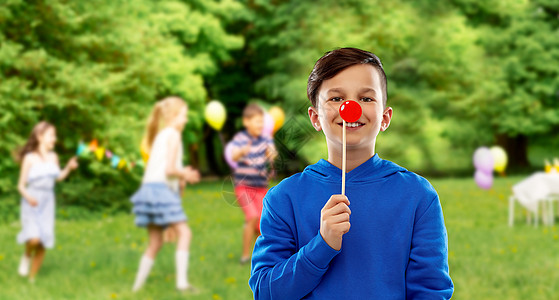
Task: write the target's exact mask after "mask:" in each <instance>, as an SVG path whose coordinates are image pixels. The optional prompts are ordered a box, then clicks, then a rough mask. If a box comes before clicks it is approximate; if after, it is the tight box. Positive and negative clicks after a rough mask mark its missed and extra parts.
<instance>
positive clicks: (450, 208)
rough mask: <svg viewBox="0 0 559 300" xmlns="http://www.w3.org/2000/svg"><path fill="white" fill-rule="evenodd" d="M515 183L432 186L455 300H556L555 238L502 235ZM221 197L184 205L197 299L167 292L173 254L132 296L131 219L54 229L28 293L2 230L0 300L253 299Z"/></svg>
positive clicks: (6, 229)
mask: <svg viewBox="0 0 559 300" xmlns="http://www.w3.org/2000/svg"><path fill="white" fill-rule="evenodd" d="M519 180H521V178H520V177H513V178H498V179H497V180H496V182H495V185H494V188H493V189H492V190H491V191H484V190H480V189H478V188H477V187H476V186H475V184H474V182H473V180H472V179H469V178H468V179H436V180H432V183H433V185H434V186H435V188H436V189H437V191H438V192H439V195H440V197H441V202H442V205H443V210H444V215H445V221H446V225H447V229H448V234H449V251H450V252H449V263H450V272H451V276H452V279H453V280H454V284H455V293H454V297H453V299H553V298H555V297H557V295H558V294H559V293H558V292H559V288H558V287H557V284H556V282H558V281H559V247H558V246H557V243H558V241H559V240H558V239H559V232H558V231H557V228H556V227H544V226H540V227H538V228H535V227H533V226H528V225H526V222H525V216H524V214H523V211H522V209H520V207H519V206H517V210H516V226H515V227H514V228H509V227H508V226H507V209H508V196H509V191H510V186H511V185H512V184H514V183H516V182H518V181H519ZM226 186H227V185H226ZM222 190H223V184H222V182H206V183H201V184H199V185H196V186H192V187H190V188H189V189H188V190H187V192H186V193H185V197H184V198H185V201H184V207H185V210H186V212H187V214H188V215H189V218H190V225H191V227H192V229H193V232H194V239H193V244H192V248H191V256H190V261H191V263H190V268H189V270H190V273H189V277H190V281H191V282H192V283H193V284H194V285H196V286H197V287H199V288H200V290H201V293H200V294H199V295H188V294H186V295H181V294H178V293H177V292H176V291H175V288H174V244H166V245H165V246H164V248H163V250H162V251H161V252H160V254H159V257H158V258H157V260H156V264H155V266H154V268H153V270H152V273H151V276H150V278H149V279H148V281H147V283H146V285H145V287H144V289H143V290H142V291H140V292H139V293H137V294H133V293H132V292H131V291H130V289H131V287H132V283H133V281H134V275H135V272H136V268H137V264H138V261H139V259H140V256H141V254H142V251H143V250H144V249H145V247H146V234H145V231H144V230H141V229H138V228H136V227H135V226H134V224H133V216H132V215H117V216H102V217H99V219H97V220H83V221H62V220H59V221H58V222H57V228H56V237H57V241H56V246H55V248H54V249H52V250H51V251H49V252H47V257H46V259H45V263H44V265H43V268H42V269H41V272H40V273H39V275H38V278H37V282H36V283H35V284H33V285H32V284H29V283H28V282H27V281H26V280H25V279H23V278H20V277H18V275H17V273H16V270H17V264H18V262H19V258H20V256H21V253H22V249H23V248H22V247H21V246H19V245H17V244H16V243H15V235H16V234H17V232H18V230H19V223H18V222H14V223H11V224H0V245H1V246H0V299H183V298H187V299H251V298H252V293H251V291H250V289H249V287H248V285H247V281H248V277H249V272H250V267H249V266H247V265H245V266H241V265H239V263H238V259H239V254H240V249H241V242H240V237H241V230H242V224H243V215H242V212H241V210H240V209H239V208H238V207H236V206H235V205H234V203H233V204H232V202H233V197H232V195H231V194H230V193H229V192H228V191H226V192H225V193H224V192H222ZM226 190H227V189H226ZM229 190H230V188H229ZM59 209H63V208H59Z"/></svg>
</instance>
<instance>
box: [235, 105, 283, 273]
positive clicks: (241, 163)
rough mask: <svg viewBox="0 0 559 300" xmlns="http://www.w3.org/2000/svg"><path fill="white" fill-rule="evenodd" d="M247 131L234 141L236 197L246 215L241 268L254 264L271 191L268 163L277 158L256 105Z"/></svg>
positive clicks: (248, 112)
mask: <svg viewBox="0 0 559 300" xmlns="http://www.w3.org/2000/svg"><path fill="white" fill-rule="evenodd" d="M243 126H244V127H245V130H243V131H241V132H239V133H237V134H236V135H235V137H234V138H233V141H232V144H233V147H234V148H233V155H232V156H233V160H234V161H236V162H237V163H238V166H237V168H236V169H235V171H234V182H235V195H236V196H237V201H238V202H239V205H240V206H241V208H242V210H243V212H244V214H245V227H244V229H243V253H242V256H241V261H240V262H241V264H246V263H247V262H249V261H250V250H251V246H252V242H253V240H254V237H255V236H258V235H260V226H259V225H260V214H261V213H262V199H263V198H264V195H265V194H266V192H267V191H268V163H271V162H272V161H273V160H274V159H275V158H276V156H277V154H276V150H275V147H274V142H273V141H272V139H271V138H268V137H264V136H263V135H262V130H263V128H264V111H263V110H262V108H260V106H258V105H256V104H249V105H248V106H247V107H246V108H245V109H244V110H243Z"/></svg>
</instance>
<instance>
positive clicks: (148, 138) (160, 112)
mask: <svg viewBox="0 0 559 300" xmlns="http://www.w3.org/2000/svg"><path fill="white" fill-rule="evenodd" d="M185 106H186V102H184V100H183V99H181V98H179V97H175V96H172V97H167V98H163V99H161V100H159V101H157V103H156V104H155V106H154V107H153V109H152V110H151V113H150V115H149V118H148V122H147V125H146V130H145V132H144V137H143V139H142V145H141V147H142V149H143V150H145V151H146V153H149V152H150V150H151V145H152V144H153V140H154V139H155V136H156V135H157V133H158V132H159V130H161V128H162V127H163V126H164V125H165V122H168V121H169V120H171V119H173V118H174V117H176V116H177V114H178V113H179V112H180V110H181V109H182V108H183V107H185Z"/></svg>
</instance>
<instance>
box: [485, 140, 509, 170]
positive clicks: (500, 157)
mask: <svg viewBox="0 0 559 300" xmlns="http://www.w3.org/2000/svg"><path fill="white" fill-rule="evenodd" d="M489 150H491V156H493V161H494V162H495V165H494V169H495V171H497V172H499V173H503V172H504V171H505V168H506V167H507V162H508V157H507V153H506V152H505V150H503V148H501V147H499V146H493V147H491V148H490V149H489Z"/></svg>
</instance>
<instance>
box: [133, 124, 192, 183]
mask: <svg viewBox="0 0 559 300" xmlns="http://www.w3.org/2000/svg"><path fill="white" fill-rule="evenodd" d="M170 138H176V139H178V140H179V150H178V152H177V157H176V161H175V167H176V168H177V169H182V142H181V136H180V133H179V132H178V131H177V130H176V129H175V128H172V127H165V128H164V129H163V130H161V131H159V133H157V135H156V136H155V139H154V141H153V144H152V145H151V151H150V152H149V160H148V163H147V166H146V170H145V172H144V178H143V179H142V183H148V182H165V183H166V184H167V185H168V186H169V187H170V188H171V189H172V190H173V191H175V192H178V191H179V180H178V178H176V177H171V178H169V177H167V174H166V172H165V169H166V167H167V159H168V158H167V153H168V151H169V139H170Z"/></svg>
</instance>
